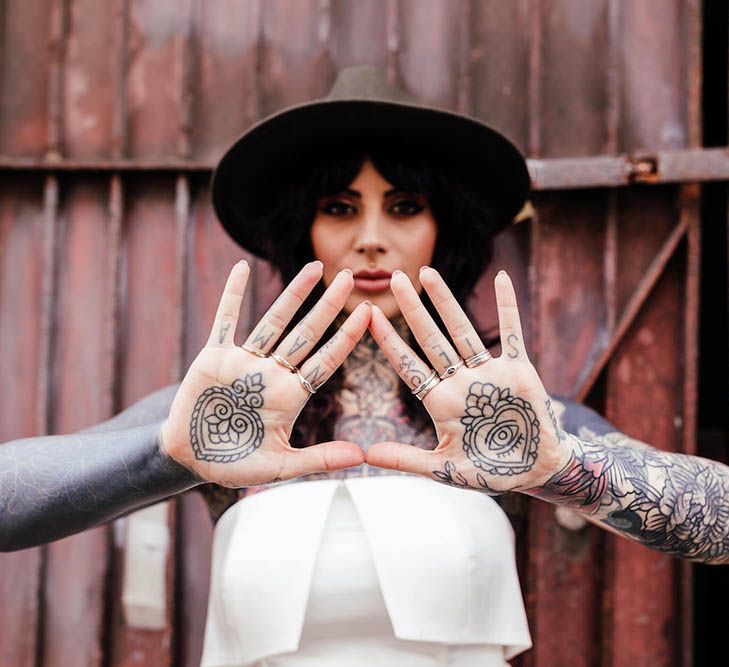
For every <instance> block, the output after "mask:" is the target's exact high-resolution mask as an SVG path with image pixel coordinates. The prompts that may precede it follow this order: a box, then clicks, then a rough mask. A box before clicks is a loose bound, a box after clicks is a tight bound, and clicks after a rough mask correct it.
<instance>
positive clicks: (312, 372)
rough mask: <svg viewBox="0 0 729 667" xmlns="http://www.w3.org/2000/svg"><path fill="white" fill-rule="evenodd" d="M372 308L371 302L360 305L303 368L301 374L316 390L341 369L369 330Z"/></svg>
mask: <svg viewBox="0 0 729 667" xmlns="http://www.w3.org/2000/svg"><path fill="white" fill-rule="evenodd" d="M371 312H372V306H371V304H370V302H369V301H363V302H362V303H360V304H359V305H358V306H357V307H356V308H355V309H354V310H353V311H352V312H351V313H350V315H349V317H348V318H347V319H346V320H345V321H344V324H342V326H341V327H339V330H338V331H337V332H336V333H335V334H334V335H333V336H332V337H331V338H330V339H329V340H328V341H327V342H326V343H324V345H322V346H321V347H320V348H319V349H318V350H317V351H316V354H314V355H312V356H311V358H310V359H307V360H306V362H305V363H304V365H303V366H302V367H301V369H300V370H301V374H302V375H303V376H304V378H306V380H307V381H308V382H309V383H310V384H311V386H312V387H313V388H314V389H318V388H319V387H321V385H322V384H324V382H326V381H327V380H328V379H329V378H330V377H331V376H332V374H333V373H334V371H336V370H337V368H339V366H340V365H341V363H342V362H343V361H344V360H345V359H346V358H347V355H348V354H349V353H350V352H351V351H352V350H353V349H354V346H355V345H357V343H358V342H359V340H360V339H361V338H362V335H363V334H364V332H365V331H366V330H367V325H368V324H369V321H370V314H371Z"/></svg>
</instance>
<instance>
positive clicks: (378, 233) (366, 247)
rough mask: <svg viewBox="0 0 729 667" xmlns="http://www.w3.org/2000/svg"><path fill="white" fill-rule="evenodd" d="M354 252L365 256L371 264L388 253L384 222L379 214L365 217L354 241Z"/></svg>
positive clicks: (375, 213)
mask: <svg viewBox="0 0 729 667" xmlns="http://www.w3.org/2000/svg"><path fill="white" fill-rule="evenodd" d="M354 250H355V251H356V252H357V254H359V255H364V256H365V257H367V259H368V260H369V261H370V262H373V261H376V260H377V257H378V256H380V255H383V254H385V253H386V252H387V241H386V239H385V234H384V229H383V221H382V220H381V218H380V215H379V212H373V213H372V214H369V215H365V216H364V217H363V219H362V224H361V225H360V227H359V229H358V230H357V235H356V236H355V239H354Z"/></svg>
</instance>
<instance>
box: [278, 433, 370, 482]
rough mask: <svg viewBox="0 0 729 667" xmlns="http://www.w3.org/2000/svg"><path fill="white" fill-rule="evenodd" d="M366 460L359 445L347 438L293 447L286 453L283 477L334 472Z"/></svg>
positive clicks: (289, 477)
mask: <svg viewBox="0 0 729 667" xmlns="http://www.w3.org/2000/svg"><path fill="white" fill-rule="evenodd" d="M364 461H365V455H364V452H363V451H362V450H361V449H360V447H359V446H358V445H356V444H355V443H353V442H348V441H347V440H332V441H331V442H322V443H320V444H318V445H311V446H310V447H304V448H303V449H293V448H292V449H291V450H289V452H288V453H287V454H286V457H285V463H284V467H283V470H282V471H281V472H282V474H281V477H282V479H292V478H293V477H299V476H300V475H308V474H310V473H314V472H332V471H333V470H342V469H343V468H352V467H353V466H358V465H360V464H362V463H364Z"/></svg>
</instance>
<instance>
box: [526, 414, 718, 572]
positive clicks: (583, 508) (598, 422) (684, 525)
mask: <svg viewBox="0 0 729 667" xmlns="http://www.w3.org/2000/svg"><path fill="white" fill-rule="evenodd" d="M563 426H564V429H565V430H566V431H568V433H569V435H567V437H566V443H565V444H566V445H567V446H569V447H571V454H570V457H569V459H568V461H567V463H566V464H565V465H564V467H563V468H562V469H561V470H560V471H559V472H557V473H556V474H554V475H553V476H552V477H551V478H550V479H548V480H547V481H546V482H545V483H544V484H542V485H541V486H539V487H536V488H533V489H529V490H528V491H527V493H529V494H530V495H534V496H536V497H539V498H543V499H545V500H548V501H550V502H553V503H556V504H561V505H566V506H568V507H570V508H572V509H575V510H578V511H580V512H583V513H585V514H589V515H590V516H591V517H592V518H593V519H596V520H598V521H599V522H600V523H603V524H605V525H606V526H609V527H610V528H612V529H613V530H615V531H618V532H620V533H621V534H623V535H625V536H627V537H630V538H632V539H634V540H636V541H638V542H640V543H642V544H645V545H646V546H649V547H652V548H653V549H656V550H658V551H662V552H665V553H668V554H671V555H674V556H680V557H682V558H688V559H691V560H696V561H702V562H706V563H725V562H729V468H727V467H726V466H725V465H723V464H721V463H719V462H717V461H710V460H707V459H703V458H700V457H696V456H689V455H686V454H675V453H670V452H663V451H661V450H658V449H654V448H653V447H650V446H648V445H645V444H644V443H641V442H639V441H637V440H633V439H632V438H629V437H627V436H625V435H623V434H622V433H619V432H617V431H615V429H614V428H613V427H612V426H611V425H610V424H609V423H608V422H607V421H605V420H604V419H602V418H601V417H599V416H598V415H596V414H595V413H594V412H592V411H591V410H588V409H587V408H585V407H583V406H580V405H578V404H575V403H566V410H565V416H564V421H563Z"/></svg>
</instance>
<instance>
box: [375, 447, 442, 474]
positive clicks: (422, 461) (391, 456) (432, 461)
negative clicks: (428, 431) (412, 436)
mask: <svg viewBox="0 0 729 667" xmlns="http://www.w3.org/2000/svg"><path fill="white" fill-rule="evenodd" d="M437 457H438V455H437V454H434V453H433V452H432V451H431V450H428V449H420V447H415V446H414V445H404V444H402V443H400V442H377V443H375V444H374V445H371V446H370V447H369V449H368V450H367V453H366V454H365V458H366V461H367V464H368V465H371V466H378V467H379V468H389V469H390V470H400V471H402V472H412V473H415V474H417V475H426V476H428V477H432V476H433V471H434V470H438V467H439V465H438V459H437Z"/></svg>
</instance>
